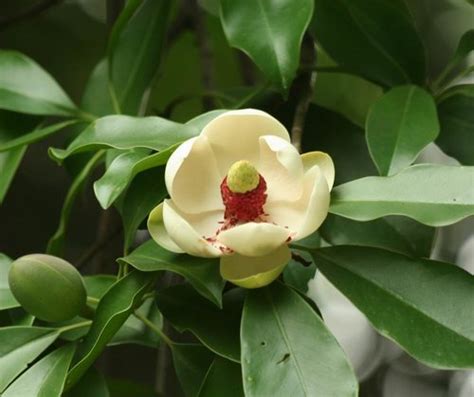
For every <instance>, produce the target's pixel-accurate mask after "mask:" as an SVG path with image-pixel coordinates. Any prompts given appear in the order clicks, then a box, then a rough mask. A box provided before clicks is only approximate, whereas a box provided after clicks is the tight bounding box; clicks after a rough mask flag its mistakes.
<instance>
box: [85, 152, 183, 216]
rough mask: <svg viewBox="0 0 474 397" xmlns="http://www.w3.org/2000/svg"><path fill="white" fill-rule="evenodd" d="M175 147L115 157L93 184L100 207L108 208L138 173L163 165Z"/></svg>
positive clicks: (128, 153)
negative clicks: (151, 152)
mask: <svg viewBox="0 0 474 397" xmlns="http://www.w3.org/2000/svg"><path fill="white" fill-rule="evenodd" d="M176 147H177V145H173V146H171V147H169V148H168V149H165V150H162V151H161V152H158V153H153V154H149V151H148V150H146V149H141V150H140V149H139V150H135V151H130V152H126V153H122V154H121V155H119V156H117V157H116V158H115V159H114V160H113V161H112V163H111V164H110V165H109V167H108V168H107V171H106V172H105V173H104V175H102V177H101V178H100V179H99V180H97V181H96V182H95V183H94V192H95V195H96V197H97V200H98V201H99V203H100V205H101V207H102V208H103V209H107V208H109V207H110V206H111V205H112V204H113V203H114V201H115V200H116V199H117V198H118V197H119V196H120V195H121V194H122V193H123V192H124V191H125V189H126V188H127V186H128V185H129V184H130V182H131V181H132V179H133V178H134V177H135V176H136V175H137V174H138V173H140V172H143V171H146V170H148V169H150V168H154V167H158V166H160V165H165V164H166V162H167V161H168V159H169V157H170V156H171V154H172V153H173V152H174V150H175V149H176Z"/></svg>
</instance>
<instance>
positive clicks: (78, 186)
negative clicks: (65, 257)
mask: <svg viewBox="0 0 474 397" xmlns="http://www.w3.org/2000/svg"><path fill="white" fill-rule="evenodd" d="M102 156H103V153H102V152H100V151H99V152H97V153H96V154H94V156H92V157H91V158H90V159H89V161H88V162H87V163H86V164H85V166H84V168H82V170H81V171H80V172H79V174H77V175H76V177H75V178H74V180H73V181H72V183H71V186H70V187H69V190H68V192H67V195H66V198H65V199H64V203H63V207H62V209H61V216H60V218H59V225H58V228H57V229H56V232H55V233H54V234H53V236H52V237H51V238H50V239H49V241H48V246H47V248H46V252H47V253H48V254H51V255H58V256H60V255H61V254H62V252H63V250H64V243H65V239H66V228H67V224H68V223H69V217H70V216H71V211H72V207H73V205H74V202H75V201H76V197H77V195H78V194H79V192H80V191H81V190H82V188H83V187H84V185H85V183H86V182H87V179H88V178H89V177H90V175H91V173H92V172H93V171H94V169H95V167H96V166H97V164H98V163H99V162H100V161H101V159H102Z"/></svg>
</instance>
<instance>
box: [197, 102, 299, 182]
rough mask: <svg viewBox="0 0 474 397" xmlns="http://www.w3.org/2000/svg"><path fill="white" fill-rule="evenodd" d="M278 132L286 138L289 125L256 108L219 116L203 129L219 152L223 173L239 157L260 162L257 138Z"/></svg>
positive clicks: (219, 162) (215, 150) (217, 152)
mask: <svg viewBox="0 0 474 397" xmlns="http://www.w3.org/2000/svg"><path fill="white" fill-rule="evenodd" d="M262 135H275V136H278V137H280V138H282V139H284V140H286V141H288V142H289V141H290V136H289V134H288V131H287V130H286V128H285V127H284V126H283V124H281V123H280V122H279V121H278V120H277V119H275V118H274V117H272V116H270V115H269V114H267V113H265V112H262V111H261V110H255V109H242V110H233V111H229V112H226V113H223V114H221V115H220V116H217V117H216V118H215V119H213V120H212V121H211V122H210V123H209V124H208V125H206V127H204V129H203V130H202V133H201V136H205V137H207V139H208V140H209V143H210V145H211V147H212V149H213V151H214V153H215V155H216V159H217V163H218V165H219V169H220V171H221V173H223V174H227V170H228V169H229V168H230V166H231V165H232V164H233V163H235V162H236V161H238V160H248V161H250V162H252V163H254V164H256V163H257V161H258V157H259V153H258V150H257V147H258V138H259V137H261V136H262Z"/></svg>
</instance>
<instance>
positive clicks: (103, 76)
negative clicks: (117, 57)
mask: <svg viewBox="0 0 474 397" xmlns="http://www.w3.org/2000/svg"><path fill="white" fill-rule="evenodd" d="M108 83H109V75H108V62H107V59H102V60H101V61H99V63H98V64H97V65H96V66H95V68H94V70H93V71H92V73H91V75H90V76H89V80H88V81H87V84H86V87H85V88H84V94H83V95H82V100H81V106H82V108H83V109H84V110H85V111H87V112H90V113H92V114H94V115H96V116H101V117H102V116H106V115H108V114H113V113H114V107H113V104H112V99H111V97H110V92H109V84H108Z"/></svg>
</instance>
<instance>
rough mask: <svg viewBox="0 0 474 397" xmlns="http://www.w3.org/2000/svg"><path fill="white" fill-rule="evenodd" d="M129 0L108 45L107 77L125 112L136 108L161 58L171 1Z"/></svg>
mask: <svg viewBox="0 0 474 397" xmlns="http://www.w3.org/2000/svg"><path fill="white" fill-rule="evenodd" d="M137 5H138V4H137V2H136V1H135V2H133V1H132V2H129V4H127V6H126V8H125V10H124V12H125V13H127V12H129V10H128V8H129V7H131V8H132V10H130V11H131V12H130V14H131V15H130V18H125V21H124V20H123V19H122V20H119V22H126V23H123V24H122V26H116V27H117V29H114V32H113V36H112V42H111V44H110V47H109V62H110V68H109V72H110V81H111V83H112V85H113V88H114V93H115V96H116V100H117V102H118V104H119V106H120V110H121V112H122V113H124V114H131V115H135V114H137V113H138V111H139V107H140V104H141V102H142V98H143V95H144V93H145V91H146V90H147V89H148V88H149V86H150V85H151V82H152V80H153V78H154V77H155V75H156V72H157V69H158V66H159V65H160V62H161V53H162V49H163V44H164V40H165V37H166V31H167V28H168V22H169V19H170V12H171V9H172V7H171V6H172V2H170V1H167V0H144V1H142V2H141V4H139V5H138V7H137Z"/></svg>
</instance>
